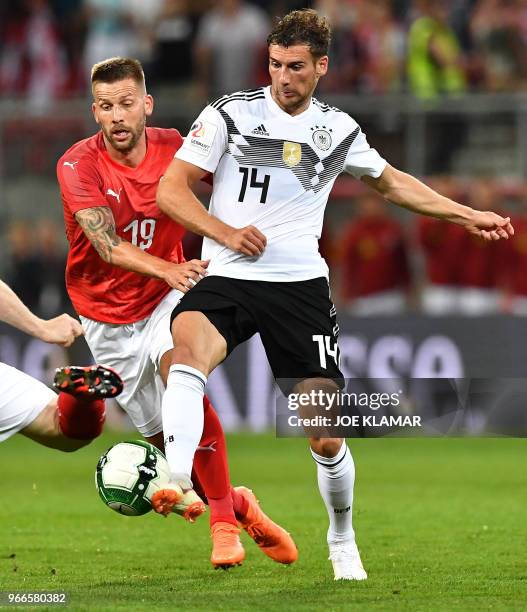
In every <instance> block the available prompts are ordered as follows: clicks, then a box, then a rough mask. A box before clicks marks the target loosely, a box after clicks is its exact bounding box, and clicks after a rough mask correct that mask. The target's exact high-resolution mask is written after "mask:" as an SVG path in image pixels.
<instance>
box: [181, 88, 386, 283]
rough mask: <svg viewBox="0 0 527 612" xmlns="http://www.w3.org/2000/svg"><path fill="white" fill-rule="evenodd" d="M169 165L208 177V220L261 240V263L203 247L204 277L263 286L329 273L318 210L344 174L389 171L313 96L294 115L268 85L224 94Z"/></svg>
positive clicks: (210, 243) (347, 121)
mask: <svg viewBox="0 0 527 612" xmlns="http://www.w3.org/2000/svg"><path fill="white" fill-rule="evenodd" d="M176 157H177V158H179V159H182V160H184V161H187V162H189V163H191V164H194V165H196V166H199V167H200V168H203V169H204V170H207V171H209V172H212V173H214V187H213V192H212V199H211V205H210V213H211V214H212V215H214V216H216V217H217V218H218V219H220V220H221V221H223V222H225V223H228V224H229V225H231V226H233V227H237V228H239V227H244V226H246V225H254V226H255V227H257V228H258V229H259V230H260V231H261V232H262V233H263V234H264V235H265V236H266V237H267V247H266V249H265V251H264V253H263V254H262V255H261V256H259V257H248V256H246V255H242V254H240V253H236V252H234V251H232V250H230V249H228V248H226V247H224V246H222V245H220V244H218V243H217V242H215V241H214V240H210V239H208V238H205V239H204V241H203V252H202V257H203V259H210V260H211V263H210V265H209V269H208V271H209V274H211V275H218V276H227V277H230V278H238V279H247V280H262V281H301V280H308V279H311V278H316V277H319V276H326V277H327V275H328V267H327V265H326V263H325V261H324V260H323V258H322V257H321V256H320V253H319V252H318V239H319V238H320V234H321V231H322V223H323V218H324V210H325V207H326V203H327V200H328V197H329V193H330V191H331V188H332V186H333V183H334V182H335V179H336V178H337V176H338V175H339V174H340V173H341V172H348V173H349V174H352V175H353V176H354V177H356V178H360V177H361V176H363V175H366V174H367V175H369V176H372V177H378V176H380V174H381V173H382V171H383V170H384V168H385V166H386V162H385V160H383V159H382V158H381V157H380V156H379V154H378V153H377V151H375V149H372V148H371V147H370V146H369V145H368V142H367V140H366V137H365V136H364V134H363V133H362V132H361V130H360V128H359V126H358V125H357V123H356V122H355V121H354V120H353V119H352V118H351V117H350V116H349V115H347V114H346V113H343V112H341V111H339V110H338V109H336V108H333V107H330V106H328V105H326V104H322V103H321V102H319V101H318V100H316V99H315V98H313V99H312V100H311V104H310V106H309V107H308V108H307V109H306V110H305V111H304V112H303V113H301V114H299V115H296V116H291V115H289V114H287V113H286V112H284V111H283V110H282V109H281V108H280V107H279V106H278V105H277V104H276V102H275V101H274V100H273V98H272V96H271V91H270V87H265V88H259V89H253V90H247V91H242V92H238V93H234V94H232V95H227V96H223V97H222V98H219V99H218V100H216V101H215V102H213V103H212V104H210V105H209V106H207V107H206V108H205V109H204V110H203V111H202V113H201V114H200V116H199V117H198V119H197V120H196V121H195V122H194V124H193V126H192V128H191V130H190V132H189V134H188V136H187V137H186V139H185V143H184V144H183V146H182V147H181V148H180V149H179V151H178V152H177V153H176Z"/></svg>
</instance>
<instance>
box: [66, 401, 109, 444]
mask: <svg viewBox="0 0 527 612" xmlns="http://www.w3.org/2000/svg"><path fill="white" fill-rule="evenodd" d="M57 405H58V414H59V425H60V429H61V431H62V433H63V434H64V435H65V436H66V437H67V438H74V439H75V440H93V438H96V437H97V436H98V435H99V434H100V433H101V431H102V426H103V425H104V419H105V412H104V400H102V399H96V400H91V399H88V398H82V397H76V396H74V395H69V394H68V393H59V397H58V401H57Z"/></svg>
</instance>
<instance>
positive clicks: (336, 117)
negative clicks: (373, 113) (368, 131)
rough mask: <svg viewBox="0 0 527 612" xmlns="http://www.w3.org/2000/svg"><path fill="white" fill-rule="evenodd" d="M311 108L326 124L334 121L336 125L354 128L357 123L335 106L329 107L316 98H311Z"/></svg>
mask: <svg viewBox="0 0 527 612" xmlns="http://www.w3.org/2000/svg"><path fill="white" fill-rule="evenodd" d="M312 102H313V108H314V109H315V112H317V113H318V114H319V115H320V117H321V119H324V120H325V121H326V122H330V121H334V122H336V123H342V124H343V125H349V126H350V127H353V128H355V127H356V126H357V122H356V121H355V119H353V117H351V116H350V115H348V113H346V112H345V111H343V110H341V109H340V108H337V107H336V106H331V105H330V104H327V103H326V102H322V101H321V100H319V99H318V98H315V97H313V98H312Z"/></svg>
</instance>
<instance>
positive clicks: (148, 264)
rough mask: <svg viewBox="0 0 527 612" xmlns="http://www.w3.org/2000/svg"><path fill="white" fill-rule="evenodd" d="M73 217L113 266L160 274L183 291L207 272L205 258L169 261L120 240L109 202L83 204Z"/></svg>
mask: <svg viewBox="0 0 527 612" xmlns="http://www.w3.org/2000/svg"><path fill="white" fill-rule="evenodd" d="M75 219H76V220H77V222H78V223H79V225H80V226H81V227H82V229H83V230H84V233H85V234H86V237H87V238H88V240H89V241H90V242H91V243H92V245H93V247H94V248H95V250H96V251H97V253H98V254H99V255H100V257H101V258H102V259H103V260H104V261H106V262H107V263H111V264H112V265H114V266H118V267H119V268H124V269H125V270H131V271H132V272H137V273H138V274H144V275H146V276H152V277H154V278H159V279H161V280H163V281H165V282H166V283H167V284H168V285H170V287H173V288H174V289H179V291H182V292H183V293H186V292H187V291H188V290H189V289H190V288H192V287H193V286H194V284H195V283H197V282H198V280H199V279H200V277H202V276H205V275H206V273H207V272H206V268H207V266H208V262H206V261H202V260H199V259H192V260H191V261H187V262H185V263H182V264H176V263H172V262H170V261H165V260H164V259H161V258H160V257H156V256H154V255H150V254H149V253H146V252H145V251H143V250H142V249H141V248H139V247H137V246H134V245H133V244H131V243H130V242H127V241H126V240H123V239H122V238H121V237H120V236H118V235H117V233H116V230H115V220H114V217H113V213H112V211H111V209H110V207H108V206H96V207H93V208H85V209H83V210H80V211H78V212H76V213H75Z"/></svg>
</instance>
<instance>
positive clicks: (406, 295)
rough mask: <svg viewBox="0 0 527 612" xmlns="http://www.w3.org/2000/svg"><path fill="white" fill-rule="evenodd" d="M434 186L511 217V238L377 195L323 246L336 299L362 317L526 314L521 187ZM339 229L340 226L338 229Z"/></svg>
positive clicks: (526, 234) (452, 182)
mask: <svg viewBox="0 0 527 612" xmlns="http://www.w3.org/2000/svg"><path fill="white" fill-rule="evenodd" d="M429 184H430V185H431V186H432V187H434V188H436V189H437V190H438V191H440V192H441V193H442V194H444V195H446V196H448V197H451V198H453V199H456V200H457V201H459V202H462V203H465V204H468V205H472V206H474V207H477V208H479V209H481V210H494V211H497V212H501V213H505V214H507V215H508V216H510V217H511V219H512V221H513V224H514V226H515V229H516V234H515V236H514V238H512V239H511V240H508V241H498V242H490V243H489V242H484V241H483V240H481V239H479V238H476V237H473V236H471V235H470V234H468V233H467V232H466V231H465V230H464V229H463V228H462V227H460V226H459V225H454V224H452V223H449V222H447V221H440V220H437V219H433V218H429V217H423V216H414V215H412V216H411V217H410V216H406V215H405V218H404V219H405V221H406V223H401V221H400V217H399V218H398V217H397V216H396V215H395V214H394V212H395V211H394V210H393V208H394V207H390V205H387V204H386V202H385V201H383V200H382V199H381V198H380V197H379V196H377V195H376V194H375V193H373V192H368V193H363V194H361V195H359V196H358V197H357V198H356V199H355V200H354V201H353V204H350V205H349V206H348V207H347V211H346V212H348V213H349V216H350V217H351V219H350V220H349V221H348V222H347V223H345V224H344V225H343V227H342V229H339V230H338V231H337V232H335V233H334V234H333V235H329V234H328V235H327V238H326V241H324V240H323V241H322V243H321V250H322V251H323V253H324V255H325V256H326V258H327V259H328V260H329V261H330V264H331V265H330V268H333V270H334V273H333V286H334V293H335V295H334V298H335V301H336V302H338V303H339V305H340V307H341V309H342V310H344V311H346V312H348V313H349V314H352V315H357V316H384V315H400V314H405V313H408V312H422V313H424V314H427V315H431V316H436V315H437V316H446V315H466V316H484V315H493V314H515V315H523V316H525V315H527V208H526V207H525V203H524V202H525V200H526V195H527V193H526V191H525V188H523V187H521V188H519V189H516V190H515V191H514V193H507V190H504V189H503V188H502V187H500V185H499V184H498V183H496V182H494V181H491V180H486V179H479V180H473V181H470V182H468V183H467V182H466V181H458V180H456V179H453V178H451V177H439V178H436V179H433V180H431V181H429ZM339 225H340V224H339Z"/></svg>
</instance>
